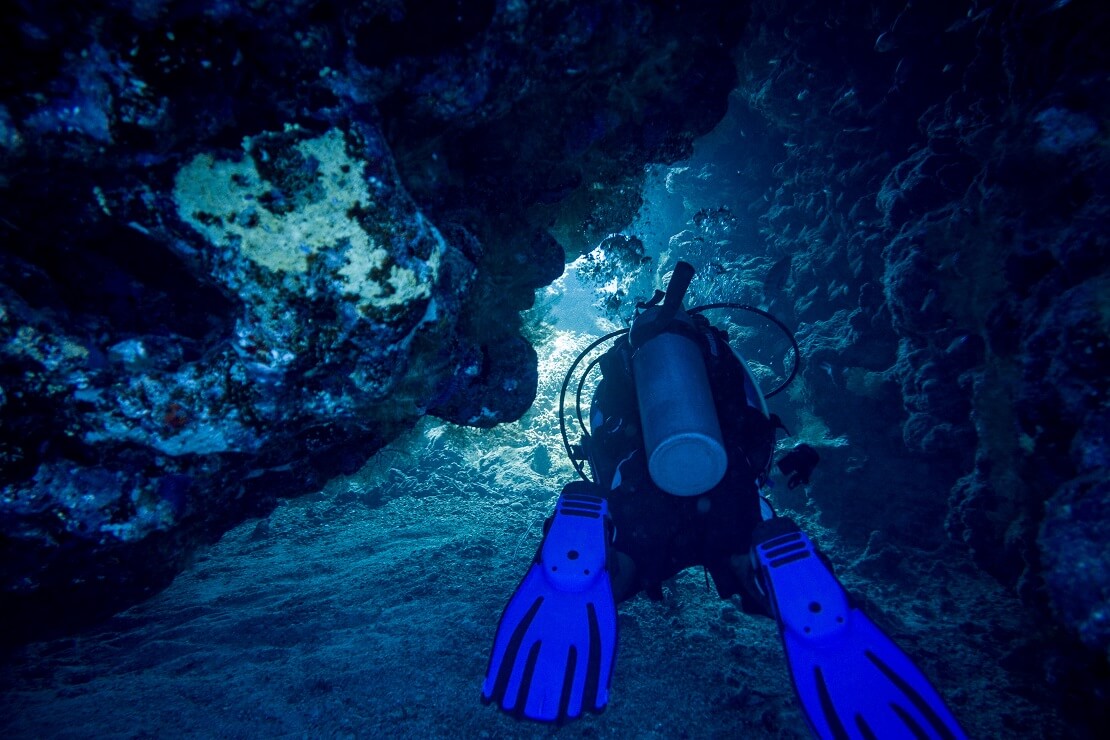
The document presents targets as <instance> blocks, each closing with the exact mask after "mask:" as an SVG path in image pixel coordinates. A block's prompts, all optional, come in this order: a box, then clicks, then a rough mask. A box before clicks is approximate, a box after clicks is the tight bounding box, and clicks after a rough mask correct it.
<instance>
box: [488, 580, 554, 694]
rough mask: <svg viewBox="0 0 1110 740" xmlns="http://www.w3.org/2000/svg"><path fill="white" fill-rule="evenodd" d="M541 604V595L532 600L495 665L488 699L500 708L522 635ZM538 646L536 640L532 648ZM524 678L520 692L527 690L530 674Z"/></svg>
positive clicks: (526, 631) (522, 640) (522, 638)
mask: <svg viewBox="0 0 1110 740" xmlns="http://www.w3.org/2000/svg"><path fill="white" fill-rule="evenodd" d="M542 605H543V597H542V596H538V597H536V600H535V601H534V602H532V606H531V607H529V608H528V611H527V612H526V613H525V614H524V619H522V620H520V623H519V624H517V626H516V629H514V630H513V636H512V638H511V639H510V640H509V644H508V645H506V646H505V652H504V653H502V655H501V664H500V665H499V666H498V667H497V681H495V682H494V684H493V691H492V692H491V693H490V699H492V700H494V701H496V702H499V703H500V704H501V708H502V709H504V708H505V691H506V689H508V687H509V679H510V678H512V675H513V666H515V665H516V658H517V655H519V654H520V646H521V644H522V643H523V642H524V636H525V635H526V634H527V633H528V628H529V627H530V626H531V625H532V620H534V619H535V618H536V614H538V613H539V611H540V607H541V606H542ZM538 647H539V643H538V642H537V643H536V646H535V647H533V650H534V651H535V650H538ZM533 666H534V661H533ZM525 679H526V680H525V681H524V682H522V683H521V691H522V692H526V691H527V689H526V687H527V685H528V680H530V679H531V674H529V675H527V676H525ZM519 694H520V692H518V694H517V698H518V700H519ZM521 706H523V705H521Z"/></svg>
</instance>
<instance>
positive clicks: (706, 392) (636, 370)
mask: <svg viewBox="0 0 1110 740" xmlns="http://www.w3.org/2000/svg"><path fill="white" fill-rule="evenodd" d="M680 270H681V272H680ZM692 276H693V268H692V267H690V265H688V264H687V263H684V262H680V263H679V264H678V266H676V268H675V271H674V274H673V276H672V278H671V283H670V285H668V288H667V295H666V302H665V303H664V305H662V306H652V307H649V308H647V309H646V310H645V311H644V313H643V314H641V315H640V316H637V317H636V322H635V323H634V324H633V326H632V329H631V331H630V334H629V339H630V341H631V343H632V346H633V347H634V348H635V353H634V354H633V356H632V377H633V380H634V382H635V385H636V399H637V401H638V403H639V407H640V424H641V427H642V429H643V436H644V448H645V450H646V452H647V460H648V473H649V474H650V475H651V479H652V480H653V481H655V484H656V485H657V486H659V487H660V488H662V489H663V490H664V491H666V492H667V493H670V494H673V495H675V496H697V495H700V494H702V493H705V492H706V491H708V490H709V489H711V488H713V486H715V485H717V484H718V483H720V482H721V479H722V478H723V477H724V475H725V471H726V469H727V468H728V454H727V453H726V452H725V445H724V440H723V439H722V437H721V426H720V423H719V421H718V420H717V409H716V405H715V403H714V401H713V393H712V392H711V391H710V388H709V376H708V373H707V372H706V369H705V360H704V359H703V357H702V352H701V348H700V347H699V346H698V343H697V342H696V341H695V340H694V339H693V338H691V337H690V336H686V335H684V334H683V333H681V332H679V331H674V328H675V327H674V326H673V324H672V322H673V321H675V320H677V321H679V322H681V323H683V324H687V325H689V326H690V327H691V329H693V320H692V319H691V318H690V316H689V315H688V314H687V313H686V312H685V311H683V310H682V308H681V306H682V296H683V295H684V294H685V292H686V288H687V287H688V286H689V282H690V278H691V277H692ZM668 329H670V330H668ZM691 333H693V332H691Z"/></svg>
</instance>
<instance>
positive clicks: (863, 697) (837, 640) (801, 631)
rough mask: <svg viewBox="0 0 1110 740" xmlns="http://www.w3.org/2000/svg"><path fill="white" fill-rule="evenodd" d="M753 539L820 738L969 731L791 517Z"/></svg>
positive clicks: (939, 734)
mask: <svg viewBox="0 0 1110 740" xmlns="http://www.w3.org/2000/svg"><path fill="white" fill-rule="evenodd" d="M755 542H756V544H755V545H754V547H753V550H752V560H753V565H754V566H755V567H756V569H757V570H758V572H759V573H760V575H761V580H762V584H763V586H764V587H765V588H766V589H767V591H768V596H769V598H770V601H771V606H772V612H773V613H774V615H775V618H776V619H777V621H778V623H779V628H780V630H781V631H782V640H783V646H784V647H785V650H786V658H787V660H788V661H789V664H790V676H791V678H792V680H793V682H794V689H795V691H796V692H797V694H798V699H799V700H800V701H801V704H802V709H803V710H804V711H805V714H806V717H807V719H808V720H809V723H810V726H811V727H812V729H813V732H814V733H815V734H816V735H817V736H818V737H820V738H883V739H884V740H886V738H953V739H954V738H965V737H966V735H965V734H964V732H963V730H962V729H961V728H960V725H959V723H958V722H957V721H956V718H955V717H954V716H953V715H952V712H950V711H949V709H948V707H947V706H946V705H945V703H944V700H943V699H942V698H941V697H940V694H938V693H937V691H936V689H934V688H933V686H932V685H931V684H930V683H929V680H928V679H927V678H925V675H924V674H923V673H922V672H921V670H920V669H919V668H918V667H917V666H916V665H914V663H913V661H912V660H910V658H909V657H908V656H907V655H906V654H905V653H904V652H902V650H901V649H900V648H899V647H898V646H897V645H895V644H894V641H893V640H891V639H890V638H889V637H887V635H886V634H885V633H884V632H883V631H882V630H880V629H879V628H878V627H877V626H876V625H875V623H874V622H872V621H871V620H870V619H869V618H868V617H867V615H866V614H864V613H863V612H862V611H860V610H859V609H857V608H855V607H854V606H852V605H851V604H850V603H849V601H848V594H847V593H846V592H845V591H844V587H843V586H841V585H840V582H839V581H838V580H837V579H836V576H835V575H833V572H832V570H831V569H830V568H829V566H828V565H826V564H825V561H824V560H823V559H822V558H821V557H819V555H818V552H817V549H816V548H815V547H814V545H813V543H812V542H811V541H810V539H809V537H807V536H806V535H805V533H804V532H801V531H800V530H799V529H798V527H797V525H795V524H794V522H792V521H790V520H789V519H786V518H778V519H772V520H770V521H766V522H763V523H762V524H761V525H760V527H759V528H758V529H757V530H756V534H755Z"/></svg>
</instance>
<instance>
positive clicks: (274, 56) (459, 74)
mask: <svg viewBox="0 0 1110 740" xmlns="http://www.w3.org/2000/svg"><path fill="white" fill-rule="evenodd" d="M745 18H746V7H745V6H743V5H732V4H729V5H728V6H727V7H725V6H719V5H718V4H716V3H697V4H693V5H691V6H688V7H684V8H682V9H678V8H676V7H673V6H672V5H671V4H668V3H646V4H645V3H624V2H618V1H616V0H608V1H605V2H598V3H591V4H588V5H584V4H579V3H574V2H547V1H546V0H545V1H543V2H538V1H537V2H521V1H515V0H514V1H513V2H493V1H492V0H490V1H489V2H473V3H461V4H460V3H455V2H439V1H438V0H437V1H436V2H397V1H394V0H363V1H362V2H354V3H344V2H330V1H328V0H299V1H295V2H282V3H276V2H275V3H266V2H263V3H258V2H234V1H232V2H224V1H221V0H199V1H196V2H189V1H184V0H183V1H180V2H146V1H144V2H138V1H136V2H93V3H85V4H81V5H79V6H72V5H67V4H56V3H32V2H17V3H11V4H8V5H6V6H5V9H4V11H3V17H2V18H0V20H2V21H3V23H0V29H2V31H0V33H2V34H3V38H2V41H3V43H0V60H2V62H3V66H4V69H5V70H9V72H8V73H7V74H6V76H5V79H4V80H3V81H0V95H2V100H0V163H2V175H0V229H2V230H3V233H4V240H5V248H4V250H3V253H2V255H0V260H2V271H0V275H2V277H0V423H2V430H3V431H2V439H0V484H2V491H0V562H2V565H0V610H2V611H3V613H4V614H5V615H6V616H5V620H6V621H8V622H10V623H11V624H10V628H9V629H8V630H7V631H6V637H7V638H8V639H22V638H24V637H26V636H28V635H31V634H38V633H41V631H42V630H44V629H50V628H53V627H56V626H71V625H73V624H76V623H80V622H82V621H86V620H89V619H95V618H97V617H99V616H102V615H104V614H107V613H111V612H112V611H115V610H117V609H119V608H121V607H123V606H126V605H127V604H129V603H133V602H134V601H135V600H137V599H140V598H143V597H144V596H146V595H149V594H150V593H151V592H153V591H154V590H156V589H158V588H161V587H162V586H164V585H165V584H166V583H168V582H169V580H170V579H171V578H172V577H173V575H174V574H175V573H176V572H177V570H178V569H179V568H180V567H181V565H182V563H184V562H185V561H186V560H187V558H188V557H189V553H190V552H191V551H192V550H193V548H194V547H195V545H196V544H197V543H198V542H201V541H205V540H209V539H211V538H214V537H218V536H219V535H220V534H221V533H222V532H224V531H225V530H226V529H227V528H228V527H230V526H232V525H233V524H235V523H236V522H238V521H240V520H241V519H242V518H243V517H246V516H250V515H255V514H259V513H264V512H266V511H268V510H269V509H270V508H271V507H272V506H273V503H274V501H275V499H276V498H277V497H281V496H289V495H296V494H299V493H304V492H306V491H310V490H318V489H319V487H320V486H321V485H322V484H323V483H324V482H325V481H326V480H328V479H329V478H330V477H332V476H334V475H336V474H339V473H343V472H351V471H353V470H355V469H357V468H358V467H359V466H360V465H361V464H362V463H363V462H365V460H366V459H367V458H368V457H369V456H370V455H372V454H373V453H374V452H375V451H376V450H378V449H380V448H381V447H382V446H383V445H384V444H385V443H387V442H388V441H389V440H391V439H393V438H394V437H395V436H396V435H397V434H398V433H399V432H400V431H402V430H404V429H407V428H409V427H411V425H412V424H413V423H414V422H415V421H416V420H417V419H419V418H420V417H421V416H422V415H423V414H434V415H436V416H439V417H441V418H444V419H447V420H450V421H453V422H456V423H459V424H466V425H474V426H492V425H494V424H497V423H500V422H503V421H509V420H513V419H516V418H519V417H520V415H521V414H523V413H524V411H525V410H527V408H528V407H529V405H530V404H531V402H532V399H533V397H534V394H535V390H536V382H537V379H536V356H535V352H534V350H533V349H532V347H531V346H530V345H529V343H528V342H527V341H526V340H525V339H524V338H523V337H522V336H521V333H520V326H521V319H520V315H519V312H520V311H521V310H523V309H526V308H528V307H529V306H531V305H532V302H533V300H534V294H535V290H536V289H537V288H538V287H540V286H542V285H545V284H547V283H548V282H550V281H551V280H553V279H554V278H555V277H557V276H558V275H559V274H560V273H561V271H562V269H563V264H564V254H563V245H562V244H560V242H559V241H558V240H557V239H556V238H555V237H553V236H552V234H553V233H554V234H556V235H559V236H561V237H562V240H563V242H564V243H566V244H571V243H573V242H575V240H576V239H577V237H578V236H579V235H580V234H583V233H585V234H604V233H608V232H609V231H611V230H614V229H616V228H619V227H620V226H621V225H623V224H624V223H625V222H627V220H628V218H630V214H632V213H634V212H635V210H636V208H637V206H638V203H639V200H638V199H639V182H640V180H641V178H642V172H643V167H644V165H645V164H646V163H648V162H651V161H673V160H674V159H676V158H679V157H681V156H684V155H685V154H686V153H688V152H689V149H690V144H691V142H692V141H693V140H694V138H695V137H697V136H698V135H700V134H703V133H705V132H706V131H708V130H709V129H711V128H712V127H713V125H715V123H716V122H717V120H718V119H719V118H720V116H721V115H722V114H723V112H724V110H725V105H726V99H727V95H728V92H729V90H730V89H731V88H732V86H733V84H734V82H735V68H734V65H733V63H732V60H731V58H730V56H729V50H730V49H731V48H732V47H733V45H734V44H735V42H736V40H737V39H738V38H739V35H740V33H741V32H742V30H743V25H744V21H745Z"/></svg>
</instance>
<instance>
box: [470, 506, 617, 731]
mask: <svg viewBox="0 0 1110 740" xmlns="http://www.w3.org/2000/svg"><path fill="white" fill-rule="evenodd" d="M575 489H578V490H583V489H586V490H589V488H588V484H570V485H568V486H567V487H566V488H565V489H564V490H563V494H562V495H561V496H560V497H559V502H558V503H557V504H556V506H555V515H554V516H553V517H552V519H551V525H550V528H549V529H548V531H547V534H546V535H545V537H544V540H543V543H542V544H541V545H540V549H539V552H538V553H537V554H536V559H535V561H534V562H533V563H532V566H531V567H530V568H529V569H528V573H527V575H525V576H524V580H523V581H521V583H520V585H519V586H518V587H517V590H516V593H514V594H513V597H512V599H511V600H510V601H509V603H508V605H507V606H506V607H505V612H504V614H502V615H501V622H500V623H499V624H498V627H497V636H496V637H495V638H494V643H493V652H492V653H491V654H490V661H489V668H488V669H487V671H486V680H485V683H484V684H483V686H482V700H483V701H484V702H486V703H491V702H496V703H497V704H498V706H500V707H501V709H503V710H505V711H506V712H509V713H510V714H513V715H515V716H517V717H526V718H528V719H534V720H541V721H547V722H563V721H567V720H571V719H574V718H576V717H578V716H579V715H581V714H582V712H583V710H590V711H593V712H600V711H601V710H603V709H604V708H605V705H606V703H607V702H608V701H609V679H610V678H611V676H612V672H613V662H614V660H615V658H616V652H617V608H616V603H615V602H614V600H613V589H612V586H611V585H610V581H609V571H608V567H607V564H606V562H607V551H608V547H609V544H610V542H611V539H612V526H611V523H610V520H609V508H608V504H607V503H606V501H605V499H603V498H599V497H597V496H593V495H588V494H585V493H575V492H574V491H575Z"/></svg>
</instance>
